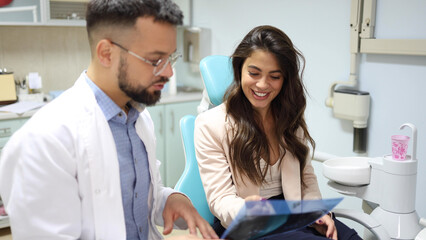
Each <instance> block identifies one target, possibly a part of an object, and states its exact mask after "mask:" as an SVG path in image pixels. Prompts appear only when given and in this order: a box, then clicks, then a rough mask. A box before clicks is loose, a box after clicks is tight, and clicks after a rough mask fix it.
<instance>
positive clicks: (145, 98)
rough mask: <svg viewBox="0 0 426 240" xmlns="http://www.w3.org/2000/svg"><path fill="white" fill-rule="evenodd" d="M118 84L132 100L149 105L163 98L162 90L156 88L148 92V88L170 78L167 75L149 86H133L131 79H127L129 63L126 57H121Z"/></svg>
mask: <svg viewBox="0 0 426 240" xmlns="http://www.w3.org/2000/svg"><path fill="white" fill-rule="evenodd" d="M117 77H118V86H119V87H120V89H121V91H123V92H124V93H125V94H126V95H127V96H128V97H130V98H131V99H132V100H134V101H136V102H138V103H143V104H145V105H147V106H152V105H154V104H155V103H157V102H158V101H159V100H160V98H161V91H159V90H156V91H154V92H153V93H150V92H148V88H149V87H151V86H152V85H154V84H157V83H161V82H164V83H166V82H168V81H169V80H168V79H167V78H165V77H162V78H160V80H158V81H155V82H153V83H151V84H150V85H148V86H147V87H142V86H141V87H138V88H137V87H135V86H132V84H131V83H130V81H129V80H128V79H127V64H126V61H125V60H124V59H120V66H119V69H118V76H117Z"/></svg>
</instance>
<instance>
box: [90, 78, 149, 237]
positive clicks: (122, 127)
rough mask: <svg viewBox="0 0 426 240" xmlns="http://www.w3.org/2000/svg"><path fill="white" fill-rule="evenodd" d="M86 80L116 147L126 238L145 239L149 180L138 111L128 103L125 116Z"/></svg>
mask: <svg viewBox="0 0 426 240" xmlns="http://www.w3.org/2000/svg"><path fill="white" fill-rule="evenodd" d="M85 77H86V81H87V83H88V84H89V86H90V88H91V89H92V91H93V93H94V94H95V97H96V100H97V102H98V105H99V107H100V108H101V109H102V111H103V113H104V115H105V118H106V120H107V121H108V124H109V126H110V128H111V132H112V135H113V137H114V141H115V145H116V148H117V155H118V162H119V166H120V183H121V196H122V201H123V210H124V218H125V221H126V233H127V238H126V239H127V240H133V239H135V240H136V239H137V240H147V239H148V231H149V224H148V214H149V209H148V193H149V185H150V179H151V178H150V174H149V167H148V155H147V152H146V149H145V145H144V143H143V142H142V140H141V139H140V138H139V136H138V135H137V133H136V128H135V123H136V120H137V118H138V116H139V114H140V112H139V111H138V110H137V109H136V108H134V107H132V106H130V104H128V105H129V112H128V115H126V113H125V112H124V111H123V110H122V109H121V108H120V107H119V106H118V105H117V104H116V103H115V102H114V101H112V100H111V98H109V97H108V96H107V95H106V94H105V93H104V92H103V91H102V90H101V89H100V88H99V87H98V86H96V84H95V83H93V82H92V81H91V80H90V79H89V77H88V76H87V75H85Z"/></svg>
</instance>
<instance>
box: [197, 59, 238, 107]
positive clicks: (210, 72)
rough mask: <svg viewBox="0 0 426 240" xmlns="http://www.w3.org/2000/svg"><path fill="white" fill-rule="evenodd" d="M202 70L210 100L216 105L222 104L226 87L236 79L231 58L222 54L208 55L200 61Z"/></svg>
mask: <svg viewBox="0 0 426 240" xmlns="http://www.w3.org/2000/svg"><path fill="white" fill-rule="evenodd" d="M200 72H201V77H202V78H203V81H204V86H205V88H206V90H207V94H208V96H209V99H210V102H211V103H212V104H213V105H215V106H218V105H220V104H221V103H222V101H223V96H224V95H225V92H226V89H227V88H228V87H229V85H231V83H232V80H233V79H234V72H233V70H232V62H231V58H230V57H228V56H221V55H212V56H207V57H205V58H203V59H202V60H201V62H200Z"/></svg>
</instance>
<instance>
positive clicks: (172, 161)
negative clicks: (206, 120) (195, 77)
mask: <svg viewBox="0 0 426 240" xmlns="http://www.w3.org/2000/svg"><path fill="white" fill-rule="evenodd" d="M198 105H199V101H193V102H182V103H173V104H166V105H164V106H165V113H166V118H165V120H166V125H165V126H166V145H165V154H166V159H167V164H166V175H167V182H166V185H167V186H168V187H172V188H174V186H175V185H176V183H177V181H178V180H179V178H180V176H181V175H182V172H183V169H184V168H185V154H184V150H183V144H182V138H181V134H180V128H179V121H180V119H181V118H182V117H183V116H185V115H188V114H192V115H197V106H198Z"/></svg>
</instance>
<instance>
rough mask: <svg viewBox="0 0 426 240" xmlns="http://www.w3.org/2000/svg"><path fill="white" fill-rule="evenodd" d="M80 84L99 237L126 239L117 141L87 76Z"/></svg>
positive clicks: (83, 131)
mask: <svg viewBox="0 0 426 240" xmlns="http://www.w3.org/2000/svg"><path fill="white" fill-rule="evenodd" d="M76 85H77V86H76V87H79V88H80V90H79V91H80V92H82V93H84V94H81V97H82V98H85V102H86V103H87V104H86V109H85V110H86V113H85V115H84V117H82V120H81V122H80V123H79V128H78V129H79V131H80V134H81V135H80V136H83V142H84V146H82V147H83V149H86V151H85V154H87V158H83V159H88V161H89V162H88V164H89V171H90V180H91V181H90V182H91V190H92V193H93V195H92V197H93V199H92V202H93V212H94V214H93V215H94V218H95V235H96V237H97V238H98V239H122V238H123V236H126V229H125V222H124V213H123V207H122V200H121V186H120V172H119V163H118V158H117V151H116V147H115V142H114V138H113V136H112V133H111V130H110V127H109V125H108V122H107V121H106V119H105V116H104V114H103V112H102V110H101V109H100V108H99V106H98V105H97V102H96V99H95V97H94V95H93V92H92V91H91V89H90V87H89V86H88V85H87V83H86V82H85V79H84V77H82V76H81V77H80V78H79V80H78V81H77V83H76ZM107 209H108V210H107ZM106 210H107V211H106ZM112 226H114V227H112Z"/></svg>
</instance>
